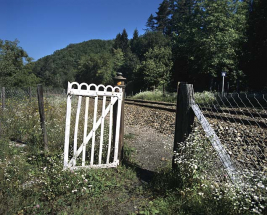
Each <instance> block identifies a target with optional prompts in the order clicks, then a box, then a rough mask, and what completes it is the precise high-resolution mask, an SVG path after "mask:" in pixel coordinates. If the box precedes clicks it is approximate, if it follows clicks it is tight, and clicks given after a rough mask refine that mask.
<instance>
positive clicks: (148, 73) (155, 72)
mask: <svg viewBox="0 0 267 215" xmlns="http://www.w3.org/2000/svg"><path fill="white" fill-rule="evenodd" d="M144 57H145V59H144V61H142V62H141V65H140V66H139V68H138V72H139V73H141V74H143V75H144V79H145V80H146V82H147V87H151V86H155V87H158V86H159V85H166V84H167V83H168V81H169V78H170V70H171V68H172V61H171V57H172V52H171V49H170V48H169V47H166V48H165V47H160V48H159V47H154V48H153V49H149V50H148V52H147V53H146V54H145V55H144Z"/></svg>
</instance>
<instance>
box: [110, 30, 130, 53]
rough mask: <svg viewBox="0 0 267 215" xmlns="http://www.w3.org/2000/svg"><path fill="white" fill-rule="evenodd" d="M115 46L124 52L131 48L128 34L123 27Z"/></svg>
mask: <svg viewBox="0 0 267 215" xmlns="http://www.w3.org/2000/svg"><path fill="white" fill-rule="evenodd" d="M113 47H114V49H121V50H122V51H123V53H125V52H127V51H129V49H130V46H129V39H128V34H127V32H126V30H125V29H123V31H122V33H121V34H120V33H119V34H117V36H116V38H115V43H114V46H113Z"/></svg>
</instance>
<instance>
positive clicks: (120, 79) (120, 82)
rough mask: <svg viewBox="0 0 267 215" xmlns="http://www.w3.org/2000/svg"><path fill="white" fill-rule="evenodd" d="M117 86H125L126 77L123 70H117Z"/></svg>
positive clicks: (115, 80)
mask: <svg viewBox="0 0 267 215" xmlns="http://www.w3.org/2000/svg"><path fill="white" fill-rule="evenodd" d="M113 80H114V82H115V86H118V87H122V88H125V81H126V78H124V77H123V76H122V73H121V72H117V76H116V77H114V78H113Z"/></svg>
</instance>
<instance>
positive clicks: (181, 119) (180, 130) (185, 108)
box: [172, 83, 194, 169]
mask: <svg viewBox="0 0 267 215" xmlns="http://www.w3.org/2000/svg"><path fill="white" fill-rule="evenodd" d="M193 94H194V89H193V85H192V84H186V83H178V86H177V103H176V119H175V133H174V145H173V151H176V152H178V149H179V144H180V143H182V142H184V141H185V140H186V138H187V137H188V135H189V134H190V133H191V131H192V125H193V123H194V113H193V110H192V108H191V102H192V101H193ZM174 159H175V156H174V155H173V158H172V168H173V169H174V168H176V167H177V165H176V164H175V162H174Z"/></svg>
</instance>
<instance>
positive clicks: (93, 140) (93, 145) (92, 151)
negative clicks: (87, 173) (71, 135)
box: [90, 96, 98, 165]
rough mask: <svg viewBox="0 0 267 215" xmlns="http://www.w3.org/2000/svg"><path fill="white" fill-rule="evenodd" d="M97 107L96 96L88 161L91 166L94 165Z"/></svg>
mask: <svg viewBox="0 0 267 215" xmlns="http://www.w3.org/2000/svg"><path fill="white" fill-rule="evenodd" d="M97 105H98V97H97V96H96V97H95V106H94V122H93V137H92V148H91V161H90V165H93V164H94V151H95V132H96V117H97Z"/></svg>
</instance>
